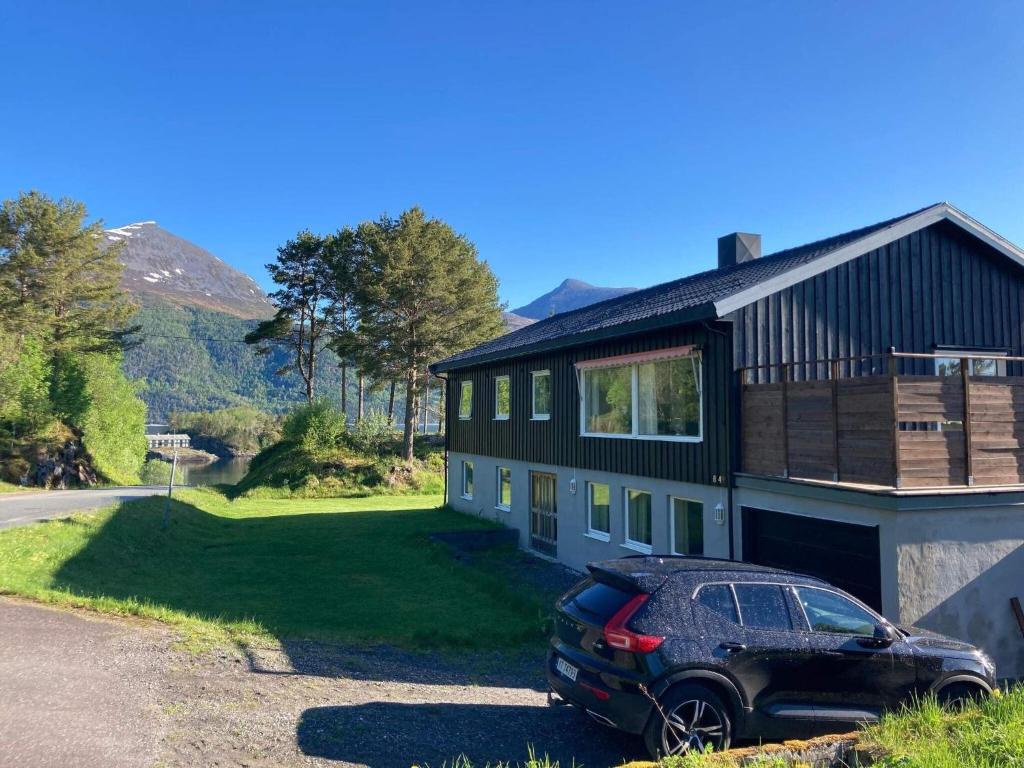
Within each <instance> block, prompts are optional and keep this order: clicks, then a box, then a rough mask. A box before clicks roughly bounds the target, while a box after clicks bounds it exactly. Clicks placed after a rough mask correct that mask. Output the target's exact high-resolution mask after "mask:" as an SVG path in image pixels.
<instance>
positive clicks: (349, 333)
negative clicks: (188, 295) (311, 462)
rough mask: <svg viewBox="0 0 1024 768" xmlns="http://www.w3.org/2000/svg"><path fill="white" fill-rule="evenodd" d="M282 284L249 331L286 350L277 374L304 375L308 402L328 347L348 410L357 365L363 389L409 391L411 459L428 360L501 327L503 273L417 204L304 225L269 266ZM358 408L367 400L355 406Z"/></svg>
mask: <svg viewBox="0 0 1024 768" xmlns="http://www.w3.org/2000/svg"><path fill="white" fill-rule="evenodd" d="M267 270H268V272H269V273H270V276H271V279H272V280H273V281H274V283H275V284H276V285H277V286H278V288H277V290H275V291H273V292H272V293H271V294H270V297H271V299H272V300H273V301H274V303H275V305H276V307H277V312H276V314H275V315H274V317H273V318H271V319H269V320H266V321H264V322H262V323H260V324H259V325H258V326H257V327H256V328H255V329H254V330H253V331H252V332H250V333H249V334H247V335H246V337H245V340H246V342H247V343H249V344H251V345H253V346H254V347H255V349H256V351H257V353H258V354H267V353H268V352H269V351H270V350H271V348H273V347H278V348H284V349H287V350H288V353H289V361H290V362H289V364H288V365H287V366H285V367H283V368H282V369H280V370H279V371H278V372H279V373H282V374H283V373H287V372H289V371H295V372H297V373H298V374H299V376H300V378H301V381H302V383H303V386H304V389H305V396H306V398H307V400H308V401H309V402H313V401H314V399H315V398H316V397H317V394H318V393H317V392H316V385H315V382H316V371H317V366H318V365H319V364H320V362H321V359H322V355H323V353H324V351H325V350H328V349H330V350H332V351H333V352H334V353H335V354H336V355H337V357H338V359H339V360H340V361H341V362H340V365H341V369H342V381H341V404H342V410H343V411H345V412H347V402H346V401H347V391H346V390H347V379H348V376H349V372H350V370H351V371H353V372H355V375H357V376H358V377H359V387H358V392H359V393H360V401H361V400H362V393H363V392H364V391H365V388H366V387H369V388H382V387H386V388H387V389H388V392H389V398H388V400H389V404H390V405H389V412H391V411H393V408H394V403H395V393H396V388H397V387H401V388H402V390H403V391H404V395H405V418H404V431H403V438H402V446H403V449H402V450H403V456H404V458H405V459H406V460H407V461H411V460H412V458H413V435H414V431H415V426H416V421H417V413H418V412H419V405H420V403H421V400H424V401H425V399H426V398H427V397H428V396H429V388H430V382H431V377H430V373H429V370H428V366H429V364H430V363H432V362H434V361H436V360H439V359H441V358H444V357H446V356H448V355H451V354H454V353H456V352H459V351H461V350H463V349H466V348H468V347H471V346H473V345H475V344H478V343H480V342H483V341H486V340H488V339H491V338H493V337H495V336H497V335H498V334H499V333H501V332H502V330H503V323H502V306H501V303H500V301H499V299H498V281H497V279H496V278H495V276H494V273H493V272H492V271H491V269H490V267H489V266H488V264H487V262H486V261H482V260H480V258H479V256H478V254H477V250H476V247H475V246H474V245H473V243H472V242H470V241H469V240H468V239H467V238H466V237H465V236H464V235H461V234H459V233H457V232H456V231H455V230H454V229H452V227H451V226H449V225H448V224H446V223H445V222H444V221H441V220H439V219H431V218H428V217H427V216H426V215H425V214H424V212H423V211H422V210H421V209H420V208H418V207H413V208H410V209H409V210H407V211H405V212H404V213H402V214H401V215H400V216H399V217H398V218H392V217H390V216H387V215H384V216H381V217H380V218H379V219H377V220H375V221H367V222H363V223H361V224H359V225H357V226H343V227H341V228H340V229H338V230H337V231H336V232H333V233H329V234H326V235H321V234H314V233H313V232H310V231H308V230H304V231H302V232H300V233H298V235H296V237H295V238H294V239H292V240H289V241H288V242H286V243H285V244H284V245H282V246H281V247H280V248H278V251H277V258H276V260H275V261H274V262H272V263H270V264H267ZM357 412H358V414H359V416H360V417H361V416H362V415H363V414H362V402H360V403H359V404H358V410H357Z"/></svg>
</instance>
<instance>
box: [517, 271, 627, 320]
mask: <svg viewBox="0 0 1024 768" xmlns="http://www.w3.org/2000/svg"><path fill="white" fill-rule="evenodd" d="M635 290H636V288H600V287H598V286H596V285H591V284H590V283H585V282H583V281H582V280H574V279H572V278H569V279H568V280H563V281H562V283H561V284H560V285H559V286H558V287H557V288H555V289H554V290H553V291H548V292H547V293H545V294H544V295H543V296H540V297H539V298H536V299H534V300H533V301H531V302H530V303H529V304H526V305H524V306H522V307H518V308H517V309H513V310H512V312H513V313H514V314H516V315H519V316H520V317H528V318H531V319H533V320H543V319H544V318H545V317H550V316H551V315H557V314H558V313H559V312H568V311H569V310H571V309H579V308H580V307H585V306H587V305H589V304H596V303H597V302H599V301H604V300H605V299H613V298H615V297H616V296H622V295H623V294H625V293H632V292H633V291H635Z"/></svg>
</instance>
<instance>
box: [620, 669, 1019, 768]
mask: <svg viewBox="0 0 1024 768" xmlns="http://www.w3.org/2000/svg"><path fill="white" fill-rule="evenodd" d="M836 739H842V737H836ZM815 741H819V740H815ZM809 743H811V742H799V741H791V742H786V744H785V745H768V746H765V747H759V748H752V749H738V750H727V751H725V752H720V753H718V754H711V755H698V754H693V755H685V756H682V757H670V758H666V759H665V760H663V761H662V762H661V763H658V764H657V765H655V764H653V763H631V764H629V766H628V768H739V766H740V765H743V766H747V768H804V767H805V766H807V765H808V763H806V762H800V758H796V759H793V758H791V757H786V756H782V755H780V754H778V753H779V752H780V751H787V750H786V749H785V747H790V748H792V749H794V750H795V751H797V752H800V751H801V750H802V749H804V748H805V747H806V746H807V745H808V744H809ZM801 745H803V746H801ZM858 750H863V751H865V752H867V753H869V754H870V755H871V756H872V757H873V762H872V763H871V765H874V766H875V767H876V768H1008V767H1009V766H1024V686H1016V687H1014V688H1011V689H1010V690H1009V691H1000V692H998V693H997V695H994V696H991V697H989V698H986V699H984V700H982V701H981V702H979V703H977V704H971V705H969V706H966V707H964V708H963V709H962V710H958V711H946V710H944V709H943V708H942V707H940V706H939V705H938V703H937V702H936V701H935V699H934V698H930V699H924V700H923V701H920V702H918V703H917V704H916V705H915V706H912V707H908V708H906V709H904V710H903V711H901V712H894V713H892V714H888V715H885V716H884V717H883V718H882V720H881V722H880V723H878V724H877V725H871V726H868V727H867V728H866V729H865V731H864V732H863V733H862V734H861V735H860V739H859V741H858ZM815 764H817V763H815Z"/></svg>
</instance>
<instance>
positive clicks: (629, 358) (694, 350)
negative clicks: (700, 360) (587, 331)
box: [576, 344, 700, 371]
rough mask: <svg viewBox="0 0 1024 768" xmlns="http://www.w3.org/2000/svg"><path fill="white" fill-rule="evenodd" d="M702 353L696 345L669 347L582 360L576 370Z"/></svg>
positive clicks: (648, 361)
mask: <svg viewBox="0 0 1024 768" xmlns="http://www.w3.org/2000/svg"><path fill="white" fill-rule="evenodd" d="M699 353H700V347H698V346H697V345H695V344H687V345H685V346H682V347H669V348H667V349H655V350H652V351H650V352H635V353H633V354H631V355H616V356H615V357H600V358H597V359H596V360H580V361H579V362H578V363H576V370H578V371H585V370H590V369H593V368H611V367H613V366H616V365H635V364H637V363H653V362H656V361H658V360H671V359H673V358H676V357H692V356H694V355H696V354H699Z"/></svg>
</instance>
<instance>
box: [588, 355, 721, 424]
mask: <svg viewBox="0 0 1024 768" xmlns="http://www.w3.org/2000/svg"><path fill="white" fill-rule="evenodd" d="M681 357H683V358H687V357H688V358H690V359H691V360H693V361H694V365H696V367H697V370H696V374H695V377H694V381H695V382H696V383H697V434H696V435H643V434H640V432H639V429H640V374H639V366H640V365H641V364H642V362H645V361H641V362H622V363H609V364H608V365H606V366H600V365H592V366H588V367H586V368H582V369H579V368H578V369H577V371H576V373H577V378H578V385H579V396H580V436H581V437H611V438H619V439H624V440H666V441H669V442H673V443H700V442H703V441H704V361H703V359H702V358H701V356H700V354H699V353H697V352H689V353H686V354H679V355H667V356H665V357H658V358H656V359H654V360H652V361H651V362H664V361H666V360H675V359H677V358H681ZM608 368H630V369H631V371H630V380H631V384H632V388H631V390H630V398H631V405H632V413H631V414H630V420H631V421H632V428H633V431H632V432H630V433H623V434H617V433H614V432H587V398H586V393H587V386H586V378H587V374H588V373H590V372H591V371H595V370H606V369H608Z"/></svg>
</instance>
